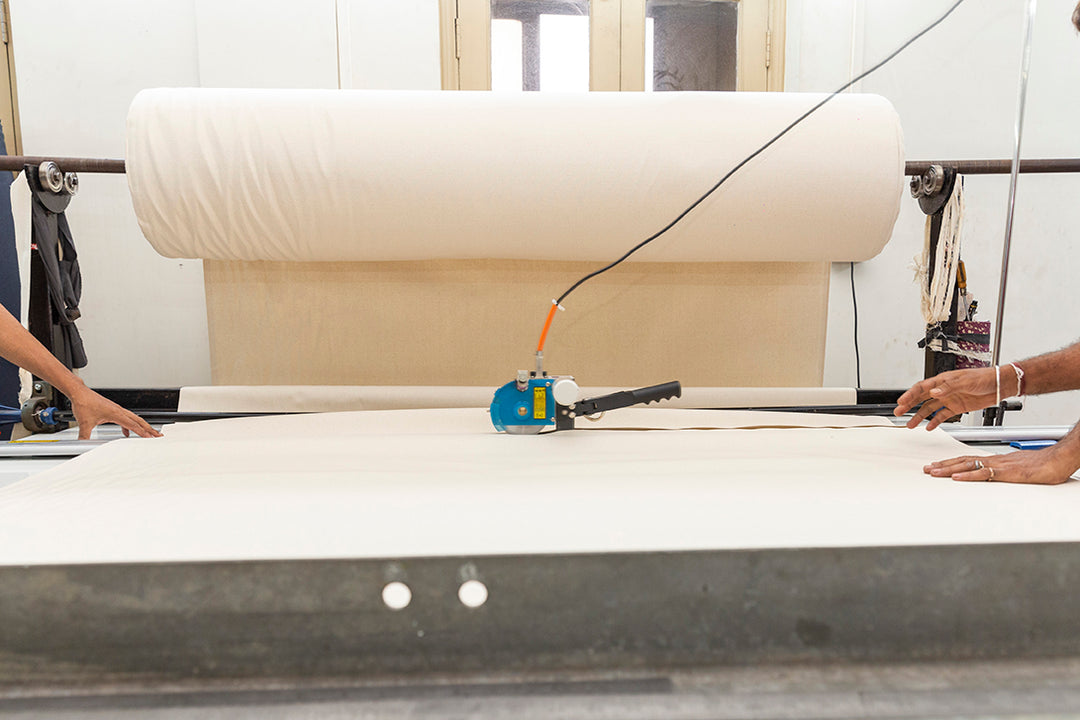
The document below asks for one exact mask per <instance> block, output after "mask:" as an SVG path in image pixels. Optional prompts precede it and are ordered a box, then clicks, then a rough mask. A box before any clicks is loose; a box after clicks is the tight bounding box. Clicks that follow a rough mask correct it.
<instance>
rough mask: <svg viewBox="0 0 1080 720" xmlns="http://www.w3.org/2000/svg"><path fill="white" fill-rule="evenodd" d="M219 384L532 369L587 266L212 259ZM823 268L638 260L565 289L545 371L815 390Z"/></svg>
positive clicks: (626, 381) (441, 380)
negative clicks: (548, 319) (554, 304)
mask: <svg viewBox="0 0 1080 720" xmlns="http://www.w3.org/2000/svg"><path fill="white" fill-rule="evenodd" d="M203 267H204V276H205V282H206V305H207V317H208V324H209V331H210V365H211V374H212V381H213V383H214V384H215V385H486V386H490V387H491V388H492V389H493V390H494V388H495V387H497V386H498V385H502V384H503V383H505V382H508V381H509V380H512V379H513V377H514V373H515V371H516V370H518V369H519V368H520V369H532V368H533V364H534V360H533V352H534V351H535V349H536V342H537V340H538V338H539V335H540V330H541V327H542V325H543V321H544V316H545V314H546V313H547V311H548V308H550V307H551V305H550V302H551V298H552V297H554V296H555V295H557V294H559V293H561V292H562V291H563V290H565V289H566V288H567V287H568V286H569V285H570V284H571V283H572V282H573V281H574V280H576V279H577V278H578V277H581V275H583V274H584V273H585V272H588V271H590V270H593V269H595V268H596V265H595V264H593V263H554V262H530V261H513V260H486V261H479V260H475V261H449V260H443V261H426V262H398V263H276V262H275V263H271V262H251V263H244V262H224V261H206V262H205V263H204V265H203ZM828 283H829V266H828V265H827V264H826V263H632V264H628V265H625V266H622V267H619V268H616V269H615V270H614V271H612V272H611V273H608V274H607V275H605V276H602V277H599V278H597V279H596V280H594V281H592V282H591V283H589V284H587V285H585V286H583V287H582V288H581V289H579V290H578V291H577V292H575V293H574V294H573V295H571V296H570V298H569V299H568V300H567V302H566V311H565V312H561V313H558V315H557V317H556V318H555V323H554V325H553V327H552V330H551V334H550V336H549V339H548V343H547V347H546V352H545V355H546V358H547V365H546V368H547V369H548V370H549V371H550V372H552V373H554V374H569V375H574V376H575V377H576V378H577V380H578V382H579V383H580V384H582V385H589V386H615V387H623V388H625V387H630V386H644V385H654V384H657V383H660V382H665V381H668V380H679V381H681V382H682V383H683V384H684V385H686V386H688V387H690V386H698V387H715V386H789V387H810V386H820V385H821V378H822V372H823V368H824V363H825V327H826V320H827V313H828V293H829V287H828Z"/></svg>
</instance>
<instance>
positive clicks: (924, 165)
mask: <svg viewBox="0 0 1080 720" xmlns="http://www.w3.org/2000/svg"><path fill="white" fill-rule="evenodd" d="M931 165H940V166H942V167H948V168H954V169H955V170H956V171H957V172H958V173H960V174H961V175H1008V174H1009V173H1010V172H1011V171H1012V160H908V161H907V162H906V163H905V164H904V174H906V175H922V174H923V173H924V172H926V171H927V169H928V168H929V167H930V166H931ZM1020 172H1022V173H1075V172H1080V158H1037V159H1027V160H1021V161H1020Z"/></svg>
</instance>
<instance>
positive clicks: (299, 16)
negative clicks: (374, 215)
mask: <svg viewBox="0 0 1080 720" xmlns="http://www.w3.org/2000/svg"><path fill="white" fill-rule="evenodd" d="M950 2H951V0H907V1H906V2H892V1H891V0H788V27H787V38H788V48H787V63H788V64H787V88H788V89H789V90H793V91H800V90H801V91H828V90H832V89H834V88H835V87H836V86H838V85H840V84H841V83H842V82H844V81H845V80H847V79H848V78H849V77H851V76H852V75H853V74H854V73H857V72H859V71H860V70H861V69H863V68H864V67H866V66H868V65H869V64H872V63H873V62H874V61H876V59H878V58H880V57H882V56H883V55H884V54H886V53H887V52H889V51H890V50H892V49H893V48H894V47H896V46H897V45H898V44H899V43H900V42H902V41H903V40H905V39H907V38H908V37H909V36H910V35H911V34H913V33H914V32H916V31H917V30H919V29H920V28H921V27H922V26H923V25H925V24H926V23H927V22H928V21H929V20H930V19H932V18H934V17H936V16H937V15H938V14H939V13H940V12H942V11H943V10H944V8H945V7H947V5H948V4H950ZM1073 4H1074V3H1073V1H1072V0H1042V2H1040V3H1039V17H1038V22H1037V26H1036V32H1035V46H1034V54H1033V60H1032V65H1033V67H1032V74H1031V87H1030V89H1029V105H1028V117H1027V127H1026V134H1025V155H1026V156H1031V157H1038V156H1044V157H1046V156H1073V157H1078V156H1080V132H1077V130H1076V128H1077V127H1078V126H1080V123H1078V119H1080V37H1077V35H1076V33H1075V32H1074V31H1073V30H1072V29H1071V27H1070V25H1069V24H1068V16H1069V13H1070V11H1071V9H1072V5H1073ZM1022 5H1023V3H1020V2H1017V1H1016V0H968V1H967V2H966V3H965V4H964V5H963V6H961V8H960V9H959V10H958V11H957V12H956V13H955V14H954V15H953V16H952V17H951V18H950V19H949V20H947V21H946V23H945V24H943V25H942V26H941V27H939V28H937V29H936V30H934V31H933V32H932V33H931V34H930V35H928V36H926V37H925V38H923V39H922V40H920V41H919V42H918V44H916V45H915V46H913V47H911V48H910V49H909V50H908V51H907V52H905V53H904V54H903V55H901V56H900V57H898V58H897V59H896V60H895V61H893V63H892V64H890V65H889V66H887V67H885V68H884V69H882V70H881V71H879V73H878V74H876V75H875V76H873V77H871V78H868V79H867V80H866V81H864V82H863V83H862V87H861V88H860V89H861V90H863V91H866V92H876V93H881V94H883V95H885V96H886V97H888V98H889V99H890V100H891V101H892V102H893V104H894V105H895V106H896V108H897V111H898V112H899V113H900V116H901V119H902V122H903V125H904V129H905V134H906V142H907V155H908V157H909V158H911V159H934V158H937V159H940V158H965V157H968V158H976V157H994V158H999V157H1008V156H1009V154H1010V152H1011V148H1012V124H1013V116H1014V111H1015V102H1016V86H1017V78H1018V71H1019V58H1020V40H1021V30H1022ZM11 13H12V30H13V37H14V42H15V55H16V74H17V78H18V84H19V102H20V114H21V117H22V123H23V141H24V146H25V150H26V152H28V153H35V154H37V153H40V154H55V155H63V154H70V155H87V156H104V157H122V156H123V127H124V117H125V115H126V112H127V106H128V103H129V102H130V100H131V98H132V97H133V96H134V95H135V93H136V92H137V91H138V90H140V89H142V88H145V87H155V86H184V85H205V86H234V87H235V86H252V85H255V86H264V87H265V86H286V87H288V86H293V87H337V86H341V87H371V88H390V87H398V88H432V87H438V83H439V68H438V62H439V55H438V3H437V0H393V1H392V2H389V1H387V0H311V2H303V3H296V2H288V1H287V0H140V1H139V2H134V1H133V0H97V1H96V2H93V3H87V2H85V0H12V2H11ZM58 19H62V20H58ZM967 189H968V196H967V199H968V216H967V228H966V232H965V237H964V243H965V245H964V252H963V255H964V259H965V261H966V264H967V267H968V276H969V279H970V282H971V285H972V287H973V289H974V292H975V293H976V295H977V296H978V298H979V300H980V307H981V312H980V317H981V318H982V319H988V318H993V316H994V309H995V303H996V299H997V298H996V295H997V284H998V273H999V264H1000V258H1001V242H1002V237H1003V233H1004V217H1005V202H1006V193H1007V179H1006V178H1005V177H972V178H969V179H968V183H967ZM830 191H839V192H842V191H843V190H842V189H832V188H822V189H821V192H830ZM70 216H71V219H72V225H73V228H74V232H75V234H76V238H77V240H78V241H79V243H80V252H81V258H82V264H83V275H84V280H85V290H84V300H83V310H84V318H83V320H82V321H81V322H80V326H81V328H82V330H83V334H84V337H85V339H86V344H87V349H88V352H89V354H90V358H91V365H90V367H88V368H87V370H86V372H85V376H86V378H87V379H88V381H89V382H90V383H91V384H94V385H97V386H176V385H181V384H204V383H208V382H209V380H210V378H209V360H208V349H207V347H208V344H207V338H206V322H205V307H204V302H203V294H202V272H201V266H200V264H199V263H198V262H189V261H173V260H166V259H163V258H160V257H158V256H157V255H156V254H154V253H153V251H152V250H150V249H149V246H148V245H147V244H146V243H145V241H144V240H143V239H142V237H141V234H140V233H139V231H138V228H137V226H136V224H135V220H134V217H133V215H132V212H131V208H130V201H129V199H128V196H127V189H126V184H125V182H124V180H123V178H121V177H115V176H101V175H84V176H83V178H82V193H81V195H80V196H79V197H78V198H77V200H76V202H75V203H74V204H73V206H72V210H71V211H70ZM922 225H923V216H922V214H921V213H920V212H919V211H918V209H917V207H916V205H915V203H914V201H911V200H908V199H905V201H904V203H903V210H902V212H901V216H900V219H899V221H898V223H897V226H896V232H895V234H894V237H893V240H892V242H891V243H890V244H889V246H888V247H887V248H886V250H885V251H884V252H883V253H882V255H881V256H879V257H878V258H876V259H874V260H872V261H870V262H867V263H863V264H861V265H859V266H858V267H857V268H856V282H857V286H858V295H859V314H860V318H859V319H860V341H861V342H860V348H861V351H862V379H863V385H864V386H866V387H901V386H907V385H908V384H910V383H911V382H912V381H914V380H915V379H917V378H918V377H919V376H920V374H921V370H922V353H921V351H919V350H918V349H917V348H916V347H915V342H916V341H917V340H918V339H919V337H921V335H922V332H923V327H922V320H921V317H920V315H919V294H918V288H917V287H916V286H915V285H914V283H913V281H912V276H913V273H912V270H911V269H910V266H911V263H912V258H913V257H914V256H915V255H916V254H918V252H919V250H920V247H921V243H922ZM1078 239H1080V177H1078V176H1074V175H1057V176H1030V175H1029V176H1024V177H1023V178H1022V181H1021V184H1020V191H1019V198H1018V207H1017V216H1016V227H1015V232H1014V245H1013V248H1014V252H1013V259H1012V264H1011V272H1010V283H1009V292H1008V302H1007V312H1006V319H1005V327H1004V333H1005V334H1004V343H1003V353H1004V356H1005V357H1006V358H1007V359H1008V358H1019V357H1024V356H1027V355H1031V354H1034V353H1039V352H1043V351H1045V350H1049V349H1053V348H1056V347H1060V346H1062V345H1065V344H1068V343H1070V342H1072V341H1073V340H1075V339H1076V338H1077V337H1078V336H1080V321H1077V320H1076V319H1075V318H1077V317H1078V316H1080V313H1078V312H1077V311H1078V310H1080V293H1077V292H1076V291H1075V290H1074V281H1075V279H1076V278H1078V277H1080V253H1077V252H1076V243H1077V240H1078ZM833 275H834V277H833V284H832V291H831V292H832V297H831V303H830V326H829V335H828V344H827V357H826V371H825V373H826V376H825V380H826V383H827V384H836V385H847V384H853V383H854V379H855V377H854V376H855V372H854V355H853V352H852V342H851V297H850V291H849V289H848V278H847V266H839V267H837V268H835V269H834V273H833ZM1078 415H1080V401H1078V398H1077V396H1076V395H1074V394H1069V395H1062V396H1055V397H1050V398H1036V399H1033V400H1031V402H1030V404H1029V409H1028V410H1027V411H1025V413H1024V414H1023V416H1022V419H1023V421H1024V422H1028V423H1066V422H1072V421H1074V420H1075V419H1076V417H1077V416H1078Z"/></svg>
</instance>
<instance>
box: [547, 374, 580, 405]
mask: <svg viewBox="0 0 1080 720" xmlns="http://www.w3.org/2000/svg"><path fill="white" fill-rule="evenodd" d="M551 396H552V397H553V398H555V402H557V403H558V404H559V405H564V406H566V407H570V406H571V405H573V404H574V403H576V402H577V401H578V399H579V397H580V390H579V389H578V385H577V383H576V382H574V380H573V378H560V379H558V380H556V381H555V384H554V385H552V386H551Z"/></svg>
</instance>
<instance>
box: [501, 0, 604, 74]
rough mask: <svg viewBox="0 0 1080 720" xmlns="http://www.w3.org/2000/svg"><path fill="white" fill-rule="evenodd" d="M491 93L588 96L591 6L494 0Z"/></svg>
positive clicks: (579, 1)
mask: <svg viewBox="0 0 1080 720" xmlns="http://www.w3.org/2000/svg"><path fill="white" fill-rule="evenodd" d="M491 89H492V90H548V91H586V90H588V89H589V2H588V0H491Z"/></svg>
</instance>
